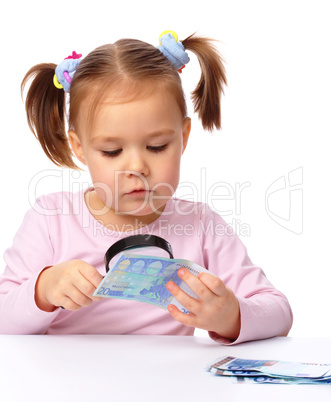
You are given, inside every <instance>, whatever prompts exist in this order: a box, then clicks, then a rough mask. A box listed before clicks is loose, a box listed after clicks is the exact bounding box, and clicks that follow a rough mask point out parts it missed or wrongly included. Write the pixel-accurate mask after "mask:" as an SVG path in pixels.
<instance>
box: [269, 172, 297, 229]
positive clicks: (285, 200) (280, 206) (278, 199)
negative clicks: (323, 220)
mask: <svg viewBox="0 0 331 402" xmlns="http://www.w3.org/2000/svg"><path fill="white" fill-rule="evenodd" d="M265 209H266V212H267V214H268V215H269V217H270V218H271V219H272V220H273V221H274V222H276V223H277V224H278V225H279V226H281V227H283V228H284V229H286V230H289V231H290V232H292V233H295V234H297V235H300V234H302V233H303V168H302V167H299V168H296V169H294V170H292V171H291V172H289V173H288V174H287V175H284V176H281V177H279V178H278V179H277V180H275V181H274V182H273V183H272V184H271V185H270V186H269V187H268V188H267V190H266V194H265Z"/></svg>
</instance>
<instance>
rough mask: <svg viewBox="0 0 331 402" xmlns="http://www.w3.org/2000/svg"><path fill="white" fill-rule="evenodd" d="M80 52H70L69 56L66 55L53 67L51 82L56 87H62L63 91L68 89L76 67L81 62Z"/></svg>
mask: <svg viewBox="0 0 331 402" xmlns="http://www.w3.org/2000/svg"><path fill="white" fill-rule="evenodd" d="M81 57H82V55H81V54H77V53H76V52H75V51H73V52H72V55H71V56H68V57H66V58H65V59H64V60H63V61H62V62H61V63H60V64H59V65H58V66H57V67H56V69H55V74H54V77H53V83H54V85H55V86H56V88H58V89H62V88H63V89H64V91H65V92H69V91H70V84H71V80H72V79H73V77H74V75H75V72H76V69H77V67H78V65H79V63H80V62H81Z"/></svg>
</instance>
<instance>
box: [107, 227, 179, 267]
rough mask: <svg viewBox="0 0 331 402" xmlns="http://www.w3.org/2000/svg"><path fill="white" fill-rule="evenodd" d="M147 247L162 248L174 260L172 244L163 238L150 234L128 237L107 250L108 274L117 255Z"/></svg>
mask: <svg viewBox="0 0 331 402" xmlns="http://www.w3.org/2000/svg"><path fill="white" fill-rule="evenodd" d="M145 246H149V247H159V248H162V249H163V250H165V251H167V252H168V253H169V256H170V258H171V259H173V258H174V256H173V253H172V248H171V245H170V243H168V242H167V240H165V239H163V238H162V237H159V236H155V235H150V234H148V235H142V234H140V235H133V236H128V237H124V238H123V239H121V240H118V241H117V242H116V243H114V244H113V245H112V246H110V247H109V249H108V250H107V252H106V254H105V264H106V272H108V271H109V262H110V261H111V260H112V258H113V257H114V256H115V255H116V254H118V253H120V252H122V251H124V250H128V249H130V248H137V247H145Z"/></svg>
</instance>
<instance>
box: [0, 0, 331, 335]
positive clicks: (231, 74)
mask: <svg viewBox="0 0 331 402" xmlns="http://www.w3.org/2000/svg"><path fill="white" fill-rule="evenodd" d="M75 4H76V5H75ZM216 5H217V6H216ZM1 20H2V21H1V26H0V35H1V61H2V62H1V64H0V71H1V81H0V82H1V98H0V99H1V100H0V101H1V108H0V113H1V146H0V164H1V169H0V172H1V197H0V203H1V204H0V213H1V232H0V233H1V241H0V248H1V250H0V254H1V256H2V255H3V253H4V251H5V249H6V248H7V247H9V246H10V245H11V243H12V240H13V237H14V235H15V233H16V231H17V229H18V227H19V225H20V223H21V221H22V218H23V216H24V214H25V212H26V210H27V209H28V208H29V207H30V204H31V202H33V201H34V199H35V198H36V196H37V195H40V194H43V193H49V192H53V191H61V190H62V189H64V190H74V191H76V190H77V189H79V188H80V186H83V185H87V184H83V183H89V177H88V175H87V174H85V175H77V174H76V175H75V173H74V174H72V172H71V171H68V170H62V169H59V168H57V167H55V166H53V165H52V164H51V162H49V161H48V160H47V158H46V156H45V155H44V154H43V152H42V150H41V148H40V146H39V144H38V142H37V141H36V140H35V138H34V137H33V135H32V134H31V133H30V131H29V129H28V126H27V123H26V118H25V112H24V105H23V103H22V100H21V97H20V83H21V80H22V78H23V76H24V74H25V73H26V71H27V70H28V69H29V68H30V67H31V66H33V65H34V64H37V63H41V62H54V63H59V62H60V61H61V60H62V59H63V58H64V57H66V56H67V55H69V54H71V52H72V50H76V51H77V52H78V53H83V55H86V54H87V53H88V52H89V51H91V50H93V49H94V48H95V47H96V46H99V45H102V44H105V43H109V42H111V43H112V42H114V41H116V40H117V39H120V38H124V37H131V38H135V39H141V40H145V41H147V42H149V43H152V44H155V45H157V44H158V37H159V34H160V33H161V32H162V31H164V30H167V29H172V30H174V31H176V32H177V33H178V35H179V38H180V39H184V38H186V37H187V36H188V35H190V34H192V33H193V32H195V31H197V32H198V33H199V34H201V35H205V36H209V37H212V38H215V39H218V40H219V41H220V42H219V43H218V45H217V46H218V48H219V50H220V51H221V53H222V55H223V57H224V59H225V61H226V70H227V77H228V87H227V88H226V90H225V96H224V98H223V106H222V116H223V119H222V125H223V129H222V131H221V132H214V133H213V134H209V133H208V132H204V131H203V130H202V127H201V124H200V123H199V121H198V120H197V118H196V117H195V116H193V113H192V106H191V103H190V101H189V93H190V92H191V91H192V90H193V89H194V86H195V84H196V83H197V81H198V79H199V74H200V73H199V66H198V63H197V60H196V59H195V57H194V56H193V55H192V54H191V55H190V56H191V62H190V64H189V65H188V66H187V67H186V68H185V70H184V72H183V74H182V80H183V85H184V89H185V91H186V94H187V98H188V106H189V111H190V115H191V116H192V118H193V129H192V133H191V137H190V142H189V145H188V147H187V149H186V152H185V154H184V156H183V160H182V173H181V180H182V183H183V184H182V185H181V186H180V188H179V190H178V196H183V197H184V198H187V199H196V200H198V201H208V202H213V206H214V208H215V209H216V210H218V211H219V213H220V214H223V216H224V218H225V219H226V220H227V221H228V222H229V223H232V224H233V225H234V227H235V229H236V230H237V232H238V234H239V236H240V237H241V239H242V240H243V242H244V243H245V245H246V246H247V248H248V251H249V255H250V257H251V258H252V260H253V261H254V262H255V263H256V264H258V265H260V266H261V267H262V268H263V269H264V271H265V273H266V274H267V276H268V277H269V279H270V280H271V281H272V282H273V284H274V285H275V286H276V287H278V288H279V289H280V290H281V291H283V292H284V293H285V294H286V295H287V296H288V298H289V300H290V302H291V305H292V308H293V312H294V325H293V328H292V331H291V335H292V336H317V337H318V336H331V320H330V313H329V306H330V280H331V274H330V253H329V250H330V249H331V247H330V234H329V228H330V226H331V220H330V212H329V207H330V201H331V199H330V198H331V197H330V190H329V172H330V167H331V166H330V157H329V153H330V147H329V145H328V144H329V141H328V136H329V135H330V134H331V123H330V111H331V78H330V76H331V56H330V39H331V24H330V12H329V1H321V0H314V1H312V0H311V1H304V0H301V1H294V0H287V1H284V0H278V1H266V0H264V1H263V0H260V1H257V0H250V1H246V0H241V1H236V0H232V1H230V0H228V1H222V0H218V1H215V0H214V1H213V0H204V1H201V0H199V1H194V0H190V1H180V2H179V1H178V2H169V1H167V2H166V1H161V2H156V1H144V0H141V1H137V2H133V1H132V2H127V1H123V2H119V1H118V2H112V1H100V0H94V1H93V2H91V1H83V0H82V1H79V2H69V1H57V2H56V3H54V4H53V5H48V3H47V5H46V3H45V2H44V1H36V0H32V1H29V2H24V3H20V4H19V5H18V4H16V3H15V2H6V3H5V6H4V7H2V18H1ZM46 170H49V172H48V173H47V174H48V179H47V180H46V179H42V180H40V181H39V182H38V183H37V185H36V184H33V183H36V177H39V178H41V177H44V176H45V171H46ZM290 172H293V173H291V174H290V181H289V173H290ZM36 175H37V176H36ZM38 175H41V176H38ZM78 176H79V177H78ZM186 182H189V183H190V188H191V190H190V189H189V188H188V187H187V186H184V183H186ZM285 185H287V187H286V188H283V189H282V187H285ZM289 185H291V186H292V187H288V186H289ZM193 186H196V192H195V194H193V193H192V188H193ZM270 186H271V187H270ZM239 187H241V188H242V191H241V192H240V191H238V189H239ZM213 188H214V189H215V190H214V193H213V194H211V192H210V191H211V189H213ZM268 189H269V190H268ZM276 189H279V191H275V190H276ZM208 191H209V195H210V196H209V197H207V193H208ZM273 191H275V192H273ZM291 191H292V192H291ZM266 194H267V195H268V194H269V198H267V199H268V204H267V203H266ZM216 198H219V199H220V200H218V201H215V199H216ZM226 198H229V199H226ZM290 201H291V202H290ZM239 207H240V208H239ZM268 212H269V213H268ZM228 213H229V214H228ZM270 215H271V216H270ZM178 257H180V256H178ZM3 269H4V262H3V260H1V266H0V272H2V271H3Z"/></svg>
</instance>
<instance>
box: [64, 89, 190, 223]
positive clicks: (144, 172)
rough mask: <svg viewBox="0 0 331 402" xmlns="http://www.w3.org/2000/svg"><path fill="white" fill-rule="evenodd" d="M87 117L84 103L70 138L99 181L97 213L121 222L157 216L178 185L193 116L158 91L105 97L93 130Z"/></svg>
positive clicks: (96, 187) (168, 96) (151, 219)
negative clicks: (122, 99)
mask: <svg viewBox="0 0 331 402" xmlns="http://www.w3.org/2000/svg"><path fill="white" fill-rule="evenodd" d="M86 122H87V115H86V113H84V107H83V108H82V110H81V111H80V114H79V118H78V124H77V132H74V131H72V130H70V131H69V138H70V142H71V145H72V148H73V151H74V153H75V154H76V156H77V157H78V159H79V160H80V161H81V162H82V163H84V164H85V165H87V167H88V169H89V172H90V175H91V179H92V181H93V185H94V189H95V196H96V197H95V198H96V199H97V201H98V202H94V205H98V211H94V215H97V214H98V212H99V215H101V214H102V215H103V214H104V213H107V214H108V218H110V217H111V221H112V222H114V221H116V222H117V223H120V222H126V223H128V222H129V221H130V220H132V221H136V220H137V217H139V222H145V223H146V224H148V223H150V222H152V221H153V220H155V219H156V218H157V217H158V216H159V214H160V213H161V212H162V211H163V209H164V207H165V204H166V202H167V201H168V200H169V199H170V198H171V197H172V196H173V194H174V192H175V190H176V188H177V186H178V183H179V172H180V160H181V155H182V153H183V152H184V149H185V147H186V144H187V140H188V137H189V134H190V129H191V123H190V119H189V118H185V119H184V120H183V116H182V114H181V112H180V109H179V106H178V105H177V103H176V101H175V99H174V98H173V97H172V96H171V95H170V94H168V93H166V92H163V93H161V92H160V91H155V92H154V93H153V94H152V95H150V96H147V97H144V98H142V99H138V100H135V101H132V102H127V103H121V104H112V103H111V102H105V103H104V104H103V105H102V107H101V108H100V110H99V112H98V113H97V115H96V117H95V119H94V122H93V127H92V130H91V131H90V132H88V131H87V124H86ZM91 212H92V211H91ZM92 213H93V212H92ZM144 218H145V219H144Z"/></svg>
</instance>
